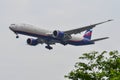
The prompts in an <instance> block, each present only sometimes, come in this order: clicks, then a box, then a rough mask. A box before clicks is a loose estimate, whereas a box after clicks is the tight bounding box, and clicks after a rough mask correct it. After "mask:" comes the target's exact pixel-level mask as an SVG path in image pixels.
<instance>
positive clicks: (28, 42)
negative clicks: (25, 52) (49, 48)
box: [27, 38, 38, 46]
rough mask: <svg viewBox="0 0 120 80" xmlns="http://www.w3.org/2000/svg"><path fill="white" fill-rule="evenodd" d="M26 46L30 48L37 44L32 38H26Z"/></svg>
mask: <svg viewBox="0 0 120 80" xmlns="http://www.w3.org/2000/svg"><path fill="white" fill-rule="evenodd" d="M27 44H29V45H31V46H36V45H37V44H38V40H37V39H33V38H28V39H27Z"/></svg>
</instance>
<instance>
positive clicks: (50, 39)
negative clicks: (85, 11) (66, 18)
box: [9, 20, 112, 50]
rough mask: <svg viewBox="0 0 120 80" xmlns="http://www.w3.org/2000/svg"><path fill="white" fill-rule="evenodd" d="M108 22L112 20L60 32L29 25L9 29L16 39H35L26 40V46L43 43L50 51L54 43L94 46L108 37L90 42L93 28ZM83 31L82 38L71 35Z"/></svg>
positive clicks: (13, 25) (11, 26)
mask: <svg viewBox="0 0 120 80" xmlns="http://www.w3.org/2000/svg"><path fill="white" fill-rule="evenodd" d="M109 21H112V20H107V21H104V22H100V23H96V24H92V25H89V26H85V27H81V28H77V29H71V30H67V31H60V30H54V31H49V30H45V29H41V28H39V27H35V26H33V25H29V24H11V25H10V26H9V28H10V30H12V31H13V32H14V33H15V34H16V38H19V36H18V34H22V35H27V36H31V37H35V38H28V39H27V40H26V42H27V44H28V45H31V46H36V45H38V44H43V43H45V44H46V45H47V46H45V48H47V49H49V50H51V49H53V47H51V45H54V44H56V43H60V44H62V45H64V46H65V45H67V44H69V45H74V46H81V45H90V44H95V42H96V41H100V40H104V39H108V38H109V37H103V38H98V39H93V40H91V36H92V29H93V28H94V27H95V26H97V25H100V24H103V23H106V22H109ZM83 31H86V32H85V34H84V35H83V36H82V37H77V36H75V35H72V34H78V33H81V32H83Z"/></svg>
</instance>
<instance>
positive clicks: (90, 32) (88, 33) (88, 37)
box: [83, 29, 92, 39]
mask: <svg viewBox="0 0 120 80" xmlns="http://www.w3.org/2000/svg"><path fill="white" fill-rule="evenodd" d="M91 36H92V30H91V29H88V30H87V31H86V32H85V34H84V36H83V37H84V38H87V39H91Z"/></svg>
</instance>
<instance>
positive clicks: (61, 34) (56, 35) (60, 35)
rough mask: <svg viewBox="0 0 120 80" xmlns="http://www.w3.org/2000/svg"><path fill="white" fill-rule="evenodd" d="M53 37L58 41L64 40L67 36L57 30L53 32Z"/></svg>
mask: <svg viewBox="0 0 120 80" xmlns="http://www.w3.org/2000/svg"><path fill="white" fill-rule="evenodd" d="M53 36H54V37H55V38H58V39H63V38H64V36H65V34H64V32H62V31H58V30H55V31H53Z"/></svg>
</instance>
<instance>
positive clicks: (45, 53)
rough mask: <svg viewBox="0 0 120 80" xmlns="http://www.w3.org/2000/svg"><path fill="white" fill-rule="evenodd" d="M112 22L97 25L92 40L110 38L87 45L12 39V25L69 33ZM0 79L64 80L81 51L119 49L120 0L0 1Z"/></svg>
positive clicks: (22, 38)
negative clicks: (31, 43) (50, 47)
mask: <svg viewBox="0 0 120 80" xmlns="http://www.w3.org/2000/svg"><path fill="white" fill-rule="evenodd" d="M108 19H114V21H112V22H109V23H105V24H102V25H99V26H97V27H96V28H94V30H93V36H92V38H94V39H95V38H99V37H105V36H109V37H110V39H108V40H104V41H100V42H97V43H96V44H95V45H90V46H79V47H76V46H71V45H67V46H63V45H60V44H56V45H54V46H53V48H54V49H53V50H51V51H49V50H47V49H45V48H44V46H45V45H38V46H36V47H31V46H28V45H27V44H26V40H27V38H30V37H26V36H20V38H19V39H16V38H15V34H14V33H13V32H12V31H10V30H9V25H10V24H12V23H27V24H32V25H35V26H38V27H40V28H44V29H49V30H69V29H75V28H79V27H83V26H86V25H89V24H94V23H97V22H101V21H105V20H108ZM0 27H1V29H0V36H1V38H0V80H66V79H65V78H64V75H65V74H67V73H69V72H70V71H71V70H72V69H73V67H74V64H75V62H76V61H78V57H79V56H81V55H82V53H84V52H90V51H93V50H96V51H99V52H101V51H104V50H107V51H111V50H119V48H120V37H119V35H120V0H0Z"/></svg>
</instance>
